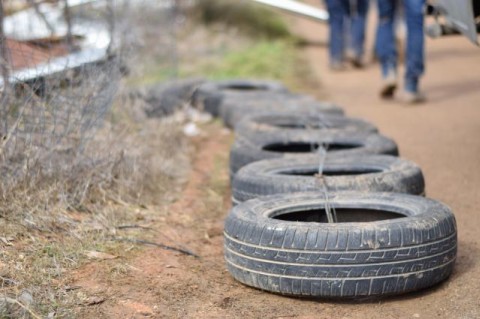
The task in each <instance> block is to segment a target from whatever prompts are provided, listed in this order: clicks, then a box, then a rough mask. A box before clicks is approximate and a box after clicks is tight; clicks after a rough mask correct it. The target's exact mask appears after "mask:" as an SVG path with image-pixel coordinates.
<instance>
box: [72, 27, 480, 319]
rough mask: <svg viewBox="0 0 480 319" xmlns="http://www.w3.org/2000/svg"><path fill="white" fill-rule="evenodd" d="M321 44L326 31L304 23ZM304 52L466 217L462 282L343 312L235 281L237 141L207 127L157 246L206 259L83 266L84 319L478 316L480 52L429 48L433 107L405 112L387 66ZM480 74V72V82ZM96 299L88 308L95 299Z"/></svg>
mask: <svg viewBox="0 0 480 319" xmlns="http://www.w3.org/2000/svg"><path fill="white" fill-rule="evenodd" d="M297 27H298V30H299V32H301V33H302V34H304V35H305V36H307V37H308V38H310V39H311V40H313V41H317V42H318V41H320V42H321V41H322V40H323V39H325V38H326V37H325V32H326V28H325V27H322V26H318V25H316V24H313V23H310V22H307V21H300V20H299V21H297ZM305 50H306V54H307V56H308V57H309V59H310V61H311V62H312V66H313V69H314V71H315V73H316V74H317V75H318V76H319V77H320V80H321V82H322V83H323V85H324V87H323V89H322V92H319V96H324V95H328V97H329V98H330V99H331V100H332V101H334V102H337V103H338V104H340V105H342V106H344V107H345V109H346V111H347V114H348V115H353V116H360V117H363V118H365V119H368V120H370V121H372V122H373V123H375V124H377V125H378V127H379V128H380V130H381V131H382V132H383V133H384V134H386V135H388V136H391V137H392V138H394V139H395V140H396V141H397V142H398V144H399V146H400V150H401V153H402V155H403V156H405V157H407V158H409V159H411V160H413V161H415V162H417V163H418V164H420V165H421V167H422V168H423V170H424V173H425V177H426V180H427V193H428V196H430V197H432V198H436V199H439V200H441V201H443V202H445V203H447V204H448V205H450V206H451V207H452V209H453V211H454V212H455V214H456V216H457V220H458V230H459V247H460V250H459V258H458V261H457V267H456V270H455V273H454V275H453V277H452V278H451V279H450V280H449V281H447V282H446V283H444V284H442V285H440V286H438V287H435V288H433V289H430V290H427V291H423V292H420V293H415V294H409V295H407V296H403V297H399V298H393V299H387V300H382V301H376V302H369V303H338V302H337V303H335V302H329V301H322V300H320V301H312V300H303V299H295V298H288V297H283V296H277V295H273V294H269V293H265V292H261V291H258V290H255V289H251V288H248V287H245V286H243V285H241V284H239V283H237V282H235V281H234V280H233V279H232V278H231V277H230V276H229V274H228V273H227V271H226V270H225V266H224V262H223V251H222V245H223V243H222V226H223V218H224V216H225V215H226V213H227V211H228V201H229V194H228V191H227V189H228V187H227V185H228V175H227V156H228V149H229V144H230V142H231V135H230V134H228V133H225V132H224V131H223V130H222V129H221V127H220V125H218V124H211V125H208V126H207V127H205V128H204V130H205V133H206V135H205V136H203V137H200V138H197V139H196V141H195V143H194V144H195V145H196V151H195V152H194V156H193V168H192V171H191V174H190V176H189V181H188V183H187V185H186V188H185V189H184V191H183V195H182V196H181V198H180V199H179V200H178V201H177V202H175V203H174V204H172V205H170V206H168V207H167V208H165V209H164V210H161V211H159V212H158V217H157V218H156V219H155V220H154V221H153V222H152V224H151V228H152V229H151V230H146V231H145V232H153V233H150V238H151V239H152V240H154V241H157V242H162V243H165V244H169V245H177V246H178V245H182V246H185V247H188V248H189V249H191V250H192V251H194V252H195V253H197V254H198V255H200V256H201V258H199V259H197V258H193V257H190V256H185V255H183V254H180V253H176V252H172V251H167V250H162V249H159V248H147V249H145V250H143V251H140V252H138V251H136V249H135V248H134V246H133V245H132V255H133V256H134V257H133V258H132V257H129V255H131V254H130V252H129V251H126V252H125V254H124V255H123V256H120V258H119V260H118V259H116V260H104V261H96V262H91V263H89V264H88V265H86V266H85V267H82V268H81V269H78V270H77V271H76V272H75V273H74V274H73V278H72V286H78V287H80V288H79V289H78V296H79V298H83V299H85V300H87V302H84V303H83V304H82V305H81V306H79V307H78V308H77V309H76V315H77V316H78V317H82V318H144V317H152V318H303V319H307V318H342V319H343V318H345V319H346V318H479V317H480V301H479V298H478V291H479V290H480V265H479V264H478V263H479V260H480V258H479V257H480V246H479V236H478V234H477V233H478V231H477V229H478V228H480V215H479V214H477V210H476V209H477V207H480V191H479V190H478V186H479V185H480V170H478V167H477V166H478V164H479V161H480V142H479V141H478V138H479V136H480V72H479V71H480V49H478V48H474V47H473V46H471V45H470V44H468V43H467V42H466V41H465V40H464V39H461V38H458V39H457V38H451V39H448V40H441V41H435V42H433V41H432V42H430V41H429V42H428V61H429V63H428V74H427V76H426V78H425V81H424V88H425V91H426V93H427V94H428V97H429V102H428V103H427V104H425V105H423V106H421V107H415V108H407V107H404V106H402V105H400V104H398V103H384V102H382V101H380V100H379V99H378V98H377V94H376V92H377V88H378V85H379V83H380V78H379V75H378V70H377V66H371V67H368V68H367V69H365V70H362V71H350V72H345V73H334V74H333V73H330V72H329V71H328V70H327V68H326V66H327V63H326V50H325V48H324V47H322V46H321V45H319V46H311V47H307V48H306V49H305ZM475 72H476V73H475ZM89 301H90V302H89Z"/></svg>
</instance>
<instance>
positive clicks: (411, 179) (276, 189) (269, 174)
mask: <svg viewBox="0 0 480 319" xmlns="http://www.w3.org/2000/svg"><path fill="white" fill-rule="evenodd" d="M318 165H319V159H318V156H304V157H301V158H280V159H270V160H263V161H259V162H254V163H250V164H248V165H246V166H244V167H242V168H241V169H240V170H239V171H238V172H237V174H235V178H234V180H233V183H232V203H233V204H234V205H236V204H239V203H241V202H244V201H247V200H249V199H253V198H256V197H259V196H266V195H274V194H286V193H294V192H305V191H323V189H324V186H325V187H326V189H327V190H328V191H329V192H331V191H357V192H394V193H406V194H413V195H423V194H424V191H425V181H424V178H423V174H422V170H421V169H420V167H418V166H417V165H416V164H414V163H412V162H410V161H407V160H404V159H401V158H398V157H394V156H389V155H353V156H348V157H340V158H328V159H327V160H326V161H325V163H324V169H323V173H324V175H323V176H322V177H321V178H320V177H319V176H314V175H313V172H315V171H318ZM333 172H336V174H335V175H331V174H332V173H333ZM288 173H296V174H298V175H289V174H288ZM305 173H308V174H310V173H312V175H308V176H307V175H305ZM339 173H340V174H343V175H339ZM352 173H357V174H352ZM301 174H304V175H301Z"/></svg>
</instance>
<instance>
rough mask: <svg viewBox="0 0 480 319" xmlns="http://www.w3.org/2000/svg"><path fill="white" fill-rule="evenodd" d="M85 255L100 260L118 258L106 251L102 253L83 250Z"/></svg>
mask: <svg viewBox="0 0 480 319" xmlns="http://www.w3.org/2000/svg"><path fill="white" fill-rule="evenodd" d="M85 255H86V256H87V257H88V258H91V259H101V260H105V259H115V258H118V256H115V255H110V254H107V253H102V252H99V251H94V250H91V251H87V252H85Z"/></svg>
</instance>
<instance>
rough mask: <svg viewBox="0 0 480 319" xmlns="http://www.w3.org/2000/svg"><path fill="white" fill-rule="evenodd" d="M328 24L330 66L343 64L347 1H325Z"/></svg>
mask: <svg viewBox="0 0 480 319" xmlns="http://www.w3.org/2000/svg"><path fill="white" fill-rule="evenodd" d="M326 3H327V8H328V13H329V19H328V22H329V24H330V40H329V41H330V43H329V52H330V64H331V65H332V66H333V65H339V64H341V63H342V62H343V45H344V19H345V16H346V15H347V8H348V7H347V5H348V0H326Z"/></svg>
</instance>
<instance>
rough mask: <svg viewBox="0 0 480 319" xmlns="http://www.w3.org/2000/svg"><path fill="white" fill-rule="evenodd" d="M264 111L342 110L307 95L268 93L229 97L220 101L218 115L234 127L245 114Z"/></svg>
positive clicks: (315, 112)
mask: <svg viewBox="0 0 480 319" xmlns="http://www.w3.org/2000/svg"><path fill="white" fill-rule="evenodd" d="M265 113H276V114H279V113H284V114H285V113H286V114H303V115H305V116H308V115H312V116H316V115H318V114H329V115H338V116H340V115H343V114H344V113H343V110H342V109H341V108H340V107H338V106H336V105H335V104H332V103H329V102H321V101H317V100H315V99H314V98H312V97H310V96H307V95H298V94H281V93H276V94H269V95H263V96H259V95H257V96H256V98H255V99H245V98H243V99H242V98H236V97H235V98H234V97H230V98H228V99H225V100H224V101H223V102H222V105H221V108H220V114H219V115H220V117H221V118H222V120H223V122H224V124H225V125H226V126H227V127H230V128H233V129H236V125H237V124H238V123H240V122H241V121H242V120H243V119H244V118H245V116H251V115H255V114H265Z"/></svg>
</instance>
